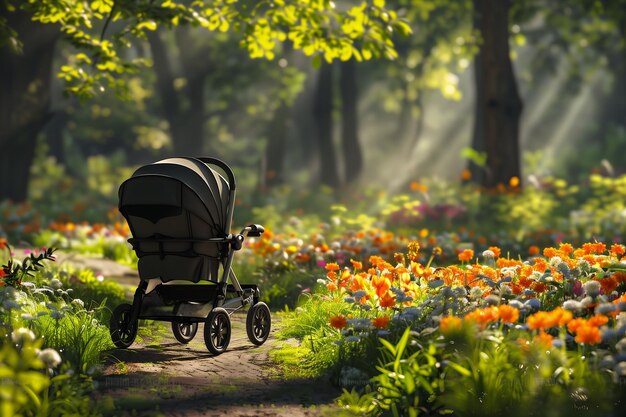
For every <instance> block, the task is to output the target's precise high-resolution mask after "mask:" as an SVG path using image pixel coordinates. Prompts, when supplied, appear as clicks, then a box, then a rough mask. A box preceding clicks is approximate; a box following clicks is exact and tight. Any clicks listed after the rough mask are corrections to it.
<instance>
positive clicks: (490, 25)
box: [472, 0, 522, 188]
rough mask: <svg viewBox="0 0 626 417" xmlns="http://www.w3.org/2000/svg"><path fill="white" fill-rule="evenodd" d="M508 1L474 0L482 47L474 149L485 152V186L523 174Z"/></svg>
mask: <svg viewBox="0 0 626 417" xmlns="http://www.w3.org/2000/svg"><path fill="white" fill-rule="evenodd" d="M509 7H510V3H509V0H474V13H475V22H476V27H477V29H478V30H479V31H480V35H481V46H480V51H479V53H478V56H477V57H476V61H475V77H476V78H475V79H476V107H475V121H474V137H473V139H472V146H473V149H474V150H476V151H478V152H485V153H486V165H485V172H484V175H481V176H480V177H479V178H477V180H478V182H479V183H480V184H481V185H483V186H485V187H488V188H491V187H495V186H497V185H498V184H503V185H507V184H509V182H510V181H511V179H512V178H517V179H518V180H519V178H520V177H521V169H520V150H519V124H520V117H521V114H522V100H521V98H520V95H519V92H518V89H517V81H516V78H515V74H514V71H513V64H512V62H511V51H510V48H509Z"/></svg>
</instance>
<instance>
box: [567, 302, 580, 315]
mask: <svg viewBox="0 0 626 417" xmlns="http://www.w3.org/2000/svg"><path fill="white" fill-rule="evenodd" d="M563 308H564V309H565V310H569V311H571V312H572V313H575V312H577V311H580V310H582V308H583V305H582V304H581V303H580V302H579V301H576V300H567V301H565V302H564V303H563Z"/></svg>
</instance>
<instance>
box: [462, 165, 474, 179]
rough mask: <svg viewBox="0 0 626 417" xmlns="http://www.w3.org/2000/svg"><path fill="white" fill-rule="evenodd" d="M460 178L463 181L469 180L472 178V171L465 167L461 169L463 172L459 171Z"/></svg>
mask: <svg viewBox="0 0 626 417" xmlns="http://www.w3.org/2000/svg"><path fill="white" fill-rule="evenodd" d="M461 178H462V179H463V181H469V180H471V179H472V171H470V170H469V169H467V168H465V169H464V170H463V172H462V173H461Z"/></svg>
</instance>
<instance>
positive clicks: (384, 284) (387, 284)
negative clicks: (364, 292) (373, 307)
mask: <svg viewBox="0 0 626 417" xmlns="http://www.w3.org/2000/svg"><path fill="white" fill-rule="evenodd" d="M372 287H374V289H375V290H376V295H377V296H378V298H382V296H383V295H384V294H386V293H387V291H389V289H390V288H391V281H389V279H388V278H387V277H385V276H382V275H381V276H378V275H374V276H373V277H372Z"/></svg>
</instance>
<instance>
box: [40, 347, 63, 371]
mask: <svg viewBox="0 0 626 417" xmlns="http://www.w3.org/2000/svg"><path fill="white" fill-rule="evenodd" d="M39 359H41V361H42V362H43V363H44V365H46V368H56V367H57V366H58V365H59V364H60V363H61V355H59V352H57V351H56V350H54V349H50V348H48V349H44V350H42V351H41V352H39Z"/></svg>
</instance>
